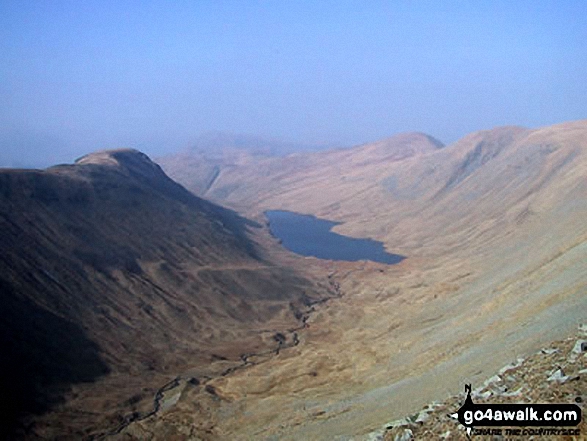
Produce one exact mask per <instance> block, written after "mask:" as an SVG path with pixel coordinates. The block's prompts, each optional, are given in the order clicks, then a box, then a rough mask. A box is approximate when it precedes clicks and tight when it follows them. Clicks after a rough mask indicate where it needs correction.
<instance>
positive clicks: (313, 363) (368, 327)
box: [157, 121, 587, 440]
mask: <svg viewBox="0 0 587 441" xmlns="http://www.w3.org/2000/svg"><path fill="white" fill-rule="evenodd" d="M411 136H413V135H410V137H411ZM416 136H417V137H416V138H415V139H420V140H421V139H422V138H421V137H420V135H416ZM392 139H393V138H392ZM387 146H388V148H390V149H392V151H393V148H394V145H393V144H392V143H388V144H387ZM335 159H336V160H335ZM222 189H224V191H225V192H224V193H223V192H222ZM230 189H232V190H230ZM228 190H230V191H228ZM214 191H216V193H214ZM208 194H209V195H213V196H214V197H215V198H216V200H224V202H225V203H227V204H230V205H231V206H233V207H236V208H238V209H239V210H241V211H242V212H246V213H249V214H251V215H253V216H256V215H260V213H261V212H262V211H263V210H266V209H287V210H293V211H297V212H301V213H312V214H315V215H318V216H322V217H324V218H328V219H331V220H336V221H342V222H344V223H343V224H341V225H338V226H337V227H335V230H336V231H338V232H340V233H343V234H348V235H351V236H355V237H372V238H376V239H379V240H382V241H384V242H385V244H386V246H387V247H388V249H389V251H391V252H396V253H400V254H402V255H405V256H407V259H405V260H404V261H402V262H401V263H400V264H399V265H395V266H392V267H381V266H377V265H374V264H353V265H351V264H335V263H332V264H331V266H330V268H331V270H332V271H333V273H334V276H333V278H334V279H335V280H337V281H338V282H339V283H340V286H341V290H342V292H343V293H344V296H343V297H342V299H339V300H337V301H336V302H333V303H331V304H329V305H328V306H327V307H325V308H324V309H321V310H319V311H318V313H317V315H316V317H315V319H312V320H310V321H309V324H310V328H309V329H308V331H307V333H306V334H305V338H304V341H303V343H304V344H303V345H300V346H299V347H297V348H296V349H295V350H292V351H293V352H290V353H289V355H288V354H284V355H282V356H280V357H278V358H276V359H273V360H271V361H270V362H268V363H266V364H264V365H262V366H255V367H252V368H251V369H250V370H249V371H248V372H246V373H245V372H241V373H237V374H236V375H234V376H230V377H227V378H224V379H222V380H218V381H215V382H214V384H215V385H216V386H217V387H218V390H220V391H221V392H222V393H223V394H225V396H227V397H230V401H227V402H226V403H224V406H225V407H226V409H227V413H226V415H232V416H231V417H230V418H226V419H224V420H223V421H222V422H221V423H219V427H218V433H219V434H222V435H223V436H230V435H234V436H237V435H235V434H238V435H240V436H242V437H243V439H247V437H249V438H250V437H253V438H256V439H271V436H275V437H277V438H278V439H324V440H327V439H333V438H335V437H336V436H341V437H344V436H348V435H353V436H358V435H362V434H366V433H368V432H371V431H374V430H377V429H379V428H381V427H384V426H385V424H386V423H387V422H389V421H392V420H394V419H398V418H401V417H404V416H406V415H408V414H409V413H411V412H414V411H416V410H418V409H419V408H421V406H422V405H424V404H425V403H429V402H432V401H434V400H437V399H443V398H445V397H446V396H448V395H449V394H450V393H456V392H459V391H461V390H462V385H463V384H464V382H472V383H473V384H481V383H482V382H483V381H484V380H485V379H486V378H488V377H489V376H491V375H493V373H494V372H496V371H497V370H499V368H501V367H502V366H503V365H505V364H507V363H509V362H511V361H513V360H515V359H516V357H518V356H520V355H524V354H528V353H531V352H534V351H536V350H537V349H539V348H540V347H542V345H545V344H547V343H548V342H550V341H552V340H555V339H557V338H564V337H566V336H568V335H569V334H570V333H572V332H574V330H575V329H576V326H577V325H578V324H579V323H581V322H583V321H585V320H587V313H586V312H585V311H587V295H586V294H587V291H586V289H587V288H586V287H587V264H586V262H587V222H585V219H587V121H577V122H571V123H565V124H559V125H555V126H552V127H546V128H541V129H536V130H528V129H523V128H518V127H504V128H497V129H493V130H487V131H481V132H477V133H473V134H471V135H469V136H467V137H465V138H463V139H462V140H460V141H459V142H457V143H455V144H452V145H449V146H447V147H444V148H441V149H438V148H429V149H424V150H423V151H417V152H414V154H412V155H408V156H403V157H402V155H400V156H395V157H391V158H387V159H386V156H385V155H381V154H380V155H378V156H377V155H375V156H374V155H373V152H372V151H370V150H369V148H368V146H361V147H357V148H353V149H350V150H341V151H334V152H328V153H317V154H313V155H299V156H298V157H289V158H285V159H276V160H271V161H267V162H262V163H259V164H257V165H256V166H254V167H253V166H251V167H249V168H246V167H240V168H239V169H238V170H237V169H236V168H235V169H233V170H232V171H231V172H230V173H228V172H227V173H226V174H225V175H224V176H223V175H222V174H220V176H219V177H218V179H217V180H216V182H215V184H214V186H212V187H211V188H210V190H209V193H208ZM222 197H225V199H222ZM259 219H260V217H259ZM304 264H310V262H309V261H307V260H305V261H304ZM314 265H316V266H317V265H321V264H320V263H318V262H315V263H314ZM179 406H180V408H179V409H182V411H185V412H187V409H188V408H189V406H187V401H186V402H183V403H182V402H181V401H180V403H179ZM182 406H183V407H182ZM237 408H238V409H241V410H243V409H244V411H245V413H246V415H247V417H246V418H244V417H242V418H241V417H239V414H238V413H237V412H236V409H237ZM276 408H279V409H280V410H279V411H276V410H275V409H276ZM230 410H233V411H234V413H232V414H231V413H230ZM178 411H179V410H178ZM176 423H177V420H176V419H175V417H174V416H173V415H171V414H170V415H169V416H167V417H166V419H165V420H160V421H158V422H157V424H161V425H164V426H166V427H169V426H175V424H176ZM175 427H178V426H175ZM237 438H238V436H237Z"/></svg>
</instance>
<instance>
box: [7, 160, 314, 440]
mask: <svg viewBox="0 0 587 441" xmlns="http://www.w3.org/2000/svg"><path fill="white" fill-rule="evenodd" d="M257 229H259V227H258V226H257V225H255V223H253V222H250V221H247V220H245V219H243V218H241V217H239V216H238V215H236V214H235V213H234V212H231V211H229V210H226V209H223V208H220V207H218V206H215V205H213V204H211V203H209V202H206V201H204V200H201V199H199V198H197V197H195V196H193V195H192V194H191V193H189V192H188V191H186V190H185V189H184V188H183V187H181V186H180V185H178V184H176V183H175V182H173V181H172V180H171V179H169V178H168V177H167V176H166V175H165V174H164V173H163V171H162V170H161V169H160V168H159V166H157V165H155V164H154V163H153V162H151V161H150V160H149V159H148V158H147V157H146V156H145V155H143V154H142V153H139V152H137V151H134V150H117V151H108V152H100V153H96V154H92V155H88V156H85V157H83V158H80V159H79V160H78V161H77V163H76V164H74V165H64V166H57V167H52V168H50V169H47V170H5V171H1V172H0V230H1V231H2V235H1V236H0V288H1V297H2V301H1V302H0V315H1V316H2V318H3V319H2V321H0V338H1V339H2V345H1V347H2V350H3V354H2V358H1V361H0V369H1V373H2V375H1V377H0V379H1V384H0V388H1V392H2V393H1V395H2V397H3V406H4V407H5V409H4V412H3V413H2V423H3V424H2V427H1V430H2V433H3V434H5V433H6V430H8V427H9V426H12V427H13V426H14V424H15V422H16V420H17V419H18V418H21V420H22V417H23V415H26V414H30V413H31V412H32V413H37V414H40V413H43V412H46V411H47V410H48V409H49V410H51V411H50V412H49V413H48V414H46V415H45V416H44V417H43V418H42V419H40V420H39V419H36V420H34V419H31V418H25V419H24V420H23V421H25V424H24V426H23V425H22V424H21V425H20V426H19V428H18V433H20V436H23V434H26V437H27V438H31V439H36V437H37V436H38V437H41V438H48V439H54V438H56V437H57V438H58V437H67V438H69V437H71V439H79V438H80V437H82V436H84V434H85V435H89V434H92V433H95V434H97V433H100V432H108V431H110V430H112V429H116V428H117V427H120V425H121V424H122V423H123V421H124V420H123V418H127V417H128V415H131V414H132V412H133V411H134V412H136V413H137V414H136V415H137V416H140V415H141V414H145V412H148V411H150V410H151V409H152V408H153V397H154V396H155V389H156V388H157V387H159V386H161V385H163V384H164V383H166V382H167V381H169V379H171V378H174V377H176V376H178V375H181V374H182V373H183V372H184V371H186V370H190V375H191V376H194V377H196V378H197V377H198V376H199V375H200V373H201V374H202V375H208V376H213V375H218V374H219V373H220V372H222V371H224V370H226V369H227V368H229V367H230V366H236V365H240V364H241V363H242V361H241V360H240V355H241V354H243V353H247V352H249V353H255V352H258V351H261V352H262V351H264V350H267V349H272V348H275V347H276V344H277V342H276V341H275V340H274V339H273V336H274V334H275V332H277V331H274V332H273V333H271V332H268V331H261V330H263V329H265V330H271V329H276V330H280V329H287V328H288V327H295V326H299V324H300V321H299V317H296V316H295V314H294V312H295V308H293V306H292V305H294V306H295V305H296V304H299V305H302V301H305V302H307V301H308V300H307V298H308V297H305V296H311V295H312V293H313V292H314V291H315V288H314V286H313V285H312V284H310V283H309V282H307V281H306V280H305V279H303V278H301V277H299V276H297V275H295V273H294V272H293V271H291V270H285V269H281V268H279V267H276V266H275V265H269V264H267V263H266V262H265V261H264V260H263V259H262V258H261V257H259V252H258V247H257V246H256V245H255V244H254V243H253V242H252V241H251V240H250V239H249V237H248V235H250V233H251V232H254V230H257ZM304 292H305V296H304V294H303V293H304ZM300 299H302V300H300ZM302 306H303V305H302ZM292 308H293V309H292ZM288 338H289V336H288ZM198 368H202V369H203V370H201V371H200V370H198ZM198 381H204V380H203V379H202V378H200V379H199V380H198ZM26 421H28V422H29V423H30V422H31V421H35V423H34V424H32V425H31V424H29V423H26ZM15 436H16V435H15ZM20 436H19V437H20ZM1 438H2V439H4V436H2V437H1Z"/></svg>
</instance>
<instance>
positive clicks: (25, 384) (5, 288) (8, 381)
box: [0, 279, 108, 439]
mask: <svg viewBox="0 0 587 441" xmlns="http://www.w3.org/2000/svg"><path fill="white" fill-rule="evenodd" d="M0 348H1V351H2V354H1V356H0V397H1V404H0V434H2V439H20V438H24V437H26V432H25V429H24V427H23V425H22V418H23V417H24V416H25V415H27V414H42V413H44V412H46V411H48V410H49V409H50V408H51V407H52V406H54V405H56V404H58V403H59V402H60V401H61V400H62V394H63V392H64V391H65V390H67V388H68V386H70V385H72V384H74V383H81V382H91V381H94V380H95V379H96V378H98V377H99V376H101V375H104V374H106V373H108V367H107V366H106V364H105V363H104V361H103V360H102V359H101V358H100V355H99V348H98V346H97V345H96V344H95V343H94V342H92V341H91V340H89V339H88V337H86V335H85V333H84V331H83V330H82V329H81V328H80V327H79V326H77V325H75V324H73V323H71V322H69V321H67V320H65V319H63V318H60V317H58V316H56V315H55V314H53V313H52V312H49V311H47V310H45V309H43V308H41V307H39V306H37V305H35V304H34V303H32V302H31V301H30V300H27V299H25V298H22V297H20V296H18V295H17V293H16V292H15V291H14V290H12V289H11V288H10V286H9V285H8V284H6V283H4V282H3V281H2V280H1V279H0Z"/></svg>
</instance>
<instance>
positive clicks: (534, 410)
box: [450, 384, 581, 438]
mask: <svg viewBox="0 0 587 441" xmlns="http://www.w3.org/2000/svg"><path fill="white" fill-rule="evenodd" d="M465 391H466V392H467V398H466V399H465V403H464V404H463V405H462V406H461V408H460V409H459V410H458V411H457V412H456V413H453V414H452V415H450V416H451V417H452V418H454V419H457V420H458V421H459V423H460V424H462V425H463V426H464V427H466V428H467V436H468V437H469V438H470V437H471V433H475V432H478V429H475V432H473V429H474V428H476V427H504V426H507V427H524V428H525V429H523V430H522V429H515V428H513V429H506V433H505V434H503V435H508V436H509V435H571V436H573V435H578V434H579V429H557V428H556V427H572V426H577V425H578V424H579V423H580V422H581V408H580V407H579V406H577V405H576V404H489V403H486V404H475V403H473V400H472V399H471V385H470V384H467V385H465ZM527 427H553V428H552V429H538V430H536V429H527ZM479 432H480V433H481V434H483V435H502V430H501V429H487V430H482V431H479Z"/></svg>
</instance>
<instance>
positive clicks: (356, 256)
mask: <svg viewBox="0 0 587 441" xmlns="http://www.w3.org/2000/svg"><path fill="white" fill-rule="evenodd" d="M265 216H267V219H268V220H269V228H270V230H271V234H273V235H274V236H275V237H277V238H278V239H280V240H281V243H282V244H283V246H284V247H286V248H287V249H288V250H290V251H293V252H294V253H296V254H301V255H302V256H313V257H317V258H319V259H330V260H346V261H351V262H355V261H357V260H371V261H373V262H379V263H386V264H389V265H392V264H394V263H399V262H401V261H402V260H403V259H404V258H405V257H404V256H400V255H398V254H390V253H387V252H385V249H384V248H383V243H381V242H377V241H375V240H372V239H355V238H352V237H346V236H341V235H340V234H336V233H333V232H332V231H330V229H331V228H332V227H334V226H335V225H338V222H331V221H328V220H324V219H318V218H316V217H314V216H309V215H305V214H298V213H293V212H291V211H276V210H275V211H266V212H265Z"/></svg>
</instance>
